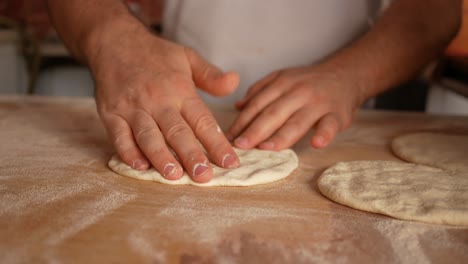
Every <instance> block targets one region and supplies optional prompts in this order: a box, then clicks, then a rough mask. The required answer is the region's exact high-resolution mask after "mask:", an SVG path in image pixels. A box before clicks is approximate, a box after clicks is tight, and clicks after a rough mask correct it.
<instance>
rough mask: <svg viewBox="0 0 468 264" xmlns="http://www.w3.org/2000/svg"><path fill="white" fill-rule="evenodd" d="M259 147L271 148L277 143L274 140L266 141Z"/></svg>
mask: <svg viewBox="0 0 468 264" xmlns="http://www.w3.org/2000/svg"><path fill="white" fill-rule="evenodd" d="M258 147H259V148H261V149H267V150H270V149H273V148H274V147H275V144H274V143H273V142H271V141H265V142H263V143H261V144H260V145H259V146H258Z"/></svg>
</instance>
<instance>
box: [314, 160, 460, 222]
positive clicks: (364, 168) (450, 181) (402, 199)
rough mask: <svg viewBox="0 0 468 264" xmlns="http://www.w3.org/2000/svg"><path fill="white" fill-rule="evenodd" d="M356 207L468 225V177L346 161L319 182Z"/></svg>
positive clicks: (407, 165)
mask: <svg viewBox="0 0 468 264" xmlns="http://www.w3.org/2000/svg"><path fill="white" fill-rule="evenodd" d="M318 187H319V190H320V192H321V193H322V194H324V195H325V196H327V197H328V198H330V199H331V200H333V201H335V202H338V203H340V204H343V205H347V206H349V207H352V208H356V209H360V210H363V211H368V212H374V213H379V214H384V215H388V216H392V217H394V218H398V219H405V220H416V221H422V222H427V223H437V224H450V225H463V226H468V173H467V172H455V171H445V170H441V169H438V168H432V167H428V166H424V165H416V164H410V163H402V162H393V161H353V162H341V163H337V164H336V165H334V166H332V167H330V168H329V169H327V170H326V171H325V172H324V173H323V174H322V175H321V176H320V178H319V180H318Z"/></svg>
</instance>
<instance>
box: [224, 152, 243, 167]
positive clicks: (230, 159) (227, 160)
mask: <svg viewBox="0 0 468 264" xmlns="http://www.w3.org/2000/svg"><path fill="white" fill-rule="evenodd" d="M238 165H239V164H238V162H237V159H236V157H235V156H233V155H231V154H226V155H224V157H223V162H222V164H221V166H223V168H234V167H237V166H238Z"/></svg>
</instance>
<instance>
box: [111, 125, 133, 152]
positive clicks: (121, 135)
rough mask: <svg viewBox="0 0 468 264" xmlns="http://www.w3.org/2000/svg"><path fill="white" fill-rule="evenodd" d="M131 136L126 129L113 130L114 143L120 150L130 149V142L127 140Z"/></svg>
mask: <svg viewBox="0 0 468 264" xmlns="http://www.w3.org/2000/svg"><path fill="white" fill-rule="evenodd" d="M129 137H130V135H129V133H128V132H127V131H125V130H120V129H117V130H114V131H112V132H111V138H112V144H113V145H114V146H115V147H116V148H117V149H118V150H128V149H130V147H131V146H130V144H128V142H127V140H128V138H129Z"/></svg>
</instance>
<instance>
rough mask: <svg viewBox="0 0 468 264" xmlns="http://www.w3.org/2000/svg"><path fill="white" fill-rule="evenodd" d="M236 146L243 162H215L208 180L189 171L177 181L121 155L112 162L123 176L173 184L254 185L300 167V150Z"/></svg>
mask: <svg viewBox="0 0 468 264" xmlns="http://www.w3.org/2000/svg"><path fill="white" fill-rule="evenodd" d="M234 150H235V151H236V153H237V155H238V156H239V160H240V164H241V166H240V167H239V168H235V169H225V168H220V167H218V166H216V165H214V164H211V165H212V167H213V179H211V180H210V181H209V182H207V183H197V182H194V181H192V179H191V178H190V177H189V175H188V174H187V173H186V172H184V175H183V176H182V177H181V178H180V179H178V180H174V181H173V180H167V179H165V178H164V177H163V176H162V175H161V174H160V173H159V172H158V171H157V170H155V169H154V168H151V169H149V170H146V171H137V170H134V169H132V168H131V167H130V166H128V165H127V164H125V163H124V162H123V161H122V160H120V158H119V157H118V156H117V155H114V156H113V157H112V158H111V159H110V161H109V163H108V165H109V167H110V168H111V169H112V170H113V171H115V172H116V173H118V174H120V175H123V176H127V177H131V178H135V179H139V180H147V181H155V182H160V183H164V184H170V185H181V184H186V185H187V184H188V185H196V186H252V185H258V184H265V183H270V182H275V181H278V180H281V179H283V178H286V177H288V176H289V175H291V173H292V172H293V171H294V170H295V169H296V168H297V167H298V163H299V161H298V158H297V155H296V153H294V151H293V150H291V149H285V150H281V151H266V150H259V149H251V150H241V149H234Z"/></svg>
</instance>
